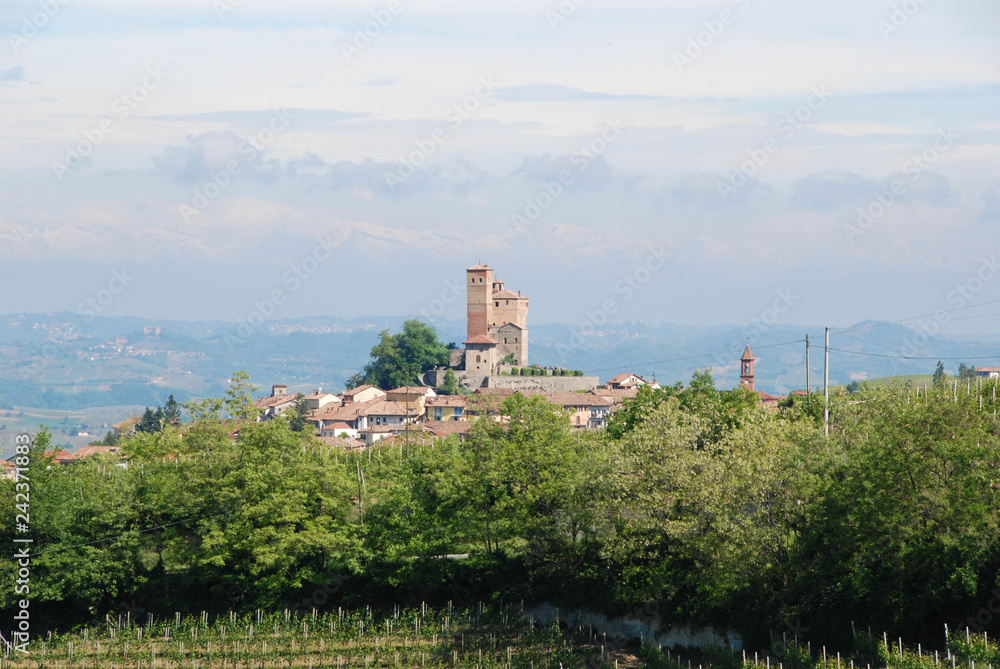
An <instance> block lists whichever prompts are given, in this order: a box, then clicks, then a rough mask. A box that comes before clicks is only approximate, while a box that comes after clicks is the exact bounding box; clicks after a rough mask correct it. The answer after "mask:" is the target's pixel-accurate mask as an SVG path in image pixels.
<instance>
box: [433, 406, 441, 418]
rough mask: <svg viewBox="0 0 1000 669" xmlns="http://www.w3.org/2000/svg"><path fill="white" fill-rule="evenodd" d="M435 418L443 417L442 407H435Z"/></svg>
mask: <svg viewBox="0 0 1000 669" xmlns="http://www.w3.org/2000/svg"><path fill="white" fill-rule="evenodd" d="M434 417H435V418H440V417H441V407H434Z"/></svg>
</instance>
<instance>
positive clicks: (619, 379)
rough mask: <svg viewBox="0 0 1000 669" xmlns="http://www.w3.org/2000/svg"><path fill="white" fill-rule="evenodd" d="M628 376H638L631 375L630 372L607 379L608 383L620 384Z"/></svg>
mask: <svg viewBox="0 0 1000 669" xmlns="http://www.w3.org/2000/svg"><path fill="white" fill-rule="evenodd" d="M630 376H638V375H637V374H633V373H632V372H622V373H621V374H618V375H617V376H615V378H613V379H608V383H621V382H622V381H624V380H625V379H627V378H628V377H630Z"/></svg>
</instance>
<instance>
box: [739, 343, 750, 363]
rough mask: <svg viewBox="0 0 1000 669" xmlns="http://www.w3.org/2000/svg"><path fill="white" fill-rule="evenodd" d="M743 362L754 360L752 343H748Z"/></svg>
mask: <svg viewBox="0 0 1000 669" xmlns="http://www.w3.org/2000/svg"><path fill="white" fill-rule="evenodd" d="M740 359H741V360H753V351H751V350H750V342H747V347H746V349H745V350H744V351H743V357H742V358H740Z"/></svg>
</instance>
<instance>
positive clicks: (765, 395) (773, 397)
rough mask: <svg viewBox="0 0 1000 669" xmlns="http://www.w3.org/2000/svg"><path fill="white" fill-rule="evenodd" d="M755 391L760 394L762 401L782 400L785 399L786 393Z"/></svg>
mask: <svg viewBox="0 0 1000 669" xmlns="http://www.w3.org/2000/svg"><path fill="white" fill-rule="evenodd" d="M754 392H755V393H757V395H759V396H760V401H761V402H780V401H781V400H783V399H785V396H784V395H772V394H771V393H765V392H764V391H763V390H755V391H754Z"/></svg>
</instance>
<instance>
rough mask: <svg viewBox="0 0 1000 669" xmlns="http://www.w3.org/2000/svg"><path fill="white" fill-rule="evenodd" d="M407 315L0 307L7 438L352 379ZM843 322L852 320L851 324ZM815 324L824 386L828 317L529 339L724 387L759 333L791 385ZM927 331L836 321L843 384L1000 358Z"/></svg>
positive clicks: (546, 357) (569, 362)
mask: <svg viewBox="0 0 1000 669" xmlns="http://www.w3.org/2000/svg"><path fill="white" fill-rule="evenodd" d="M404 320H406V317H402V316H387V317H368V318H352V319H347V318H337V317H312V318H297V319H288V320H278V321H273V322H267V323H265V324H264V325H263V326H261V327H259V328H256V329H255V330H254V331H253V332H252V334H251V336H248V337H241V336H240V335H239V332H238V330H239V324H235V323H228V322H222V321H190V322H187V321H163V320H155V319H143V318H104V317H98V318H84V317H81V316H79V315H77V314H74V313H71V312H64V313H54V314H8V315H5V316H0V444H2V445H3V448H6V441H7V440H6V438H5V437H4V436H3V435H4V433H5V432H6V433H7V434H11V432H10V431H11V430H14V429H16V428H18V427H20V426H37V425H38V424H39V423H40V422H44V423H45V424H46V425H53V426H54V427H56V428H65V429H66V431H68V432H72V429H73V428H74V427H77V426H79V425H88V426H91V427H92V429H94V430H95V434H96V433H97V432H100V431H101V430H103V429H104V428H105V426H107V425H110V424H113V423H114V422H117V421H118V420H121V419H123V418H126V417H128V416H129V415H131V414H134V413H135V412H137V411H142V409H143V408H144V407H146V406H158V405H162V404H163V403H164V402H165V401H166V400H167V398H168V397H169V396H170V395H174V397H175V398H176V400H177V401H179V402H183V401H186V400H190V399H194V398H199V397H206V396H219V395H221V394H222V393H223V392H224V388H225V387H226V384H227V383H228V379H229V378H230V377H231V375H232V373H233V372H234V371H235V370H245V371H247V372H249V374H250V375H251V378H252V380H253V382H254V383H255V384H256V385H257V386H258V387H259V388H260V389H261V390H262V392H264V390H266V389H267V388H270V386H271V385H272V384H274V383H286V384H288V389H289V392H292V393H296V392H302V393H310V392H312V391H314V390H316V389H320V388H322V389H324V390H328V391H332V392H339V391H341V390H343V389H344V387H345V381H346V380H347V379H348V377H350V376H351V375H352V374H355V373H356V372H357V371H358V370H359V369H360V368H361V367H362V366H363V365H364V364H365V363H366V362H367V360H368V355H369V351H370V350H371V348H372V346H373V344H374V343H375V342H376V341H377V339H378V334H379V332H380V331H383V330H389V331H397V330H398V329H399V328H400V327H401V325H402V323H403V321H404ZM427 322H428V323H429V324H430V325H432V326H433V327H434V328H435V329H436V331H437V333H438V338H439V339H440V340H441V341H442V342H446V343H447V342H455V343H456V346H460V345H461V342H463V341H464V340H465V339H466V335H467V331H466V325H467V324H466V322H465V321H459V320H434V319H430V320H428V321H427ZM843 330H850V332H848V333H844V334H839V333H840V332H842V331H843ZM806 333H809V334H810V336H811V339H812V349H811V350H812V356H811V385H812V387H813V388H816V387H819V386H820V385H821V384H822V375H823V328H822V327H818V326H809V327H804V326H793V325H779V324H775V325H773V326H770V327H769V328H768V329H767V331H766V332H754V333H748V332H747V329H746V328H745V327H743V326H739V325H730V326H712V327H698V326H691V325H678V324H671V323H636V322H629V323H618V324H609V325H604V326H601V327H594V328H593V329H586V330H582V331H581V330H580V329H579V328H577V327H574V326H572V325H567V324H562V323H545V324H533V325H532V328H531V336H530V340H531V341H530V351H531V362H532V364H538V365H542V366H552V367H562V368H568V369H574V370H582V371H583V372H584V373H585V374H586V375H588V376H595V377H598V378H599V379H600V380H601V381H602V382H603V381H606V380H608V379H610V378H612V377H613V376H615V375H616V374H618V373H620V372H623V371H629V372H634V373H636V374H641V375H642V376H643V377H645V378H648V379H656V380H658V381H659V382H660V383H663V384H674V383H676V382H677V381H682V382H687V381H688V380H689V379H690V378H691V375H692V373H693V372H694V371H695V370H704V369H707V368H711V372H712V376H713V378H714V379H715V382H716V386H717V387H718V388H720V389H725V388H731V387H735V386H736V385H737V384H738V382H739V371H740V370H739V359H740V355H741V353H742V352H743V349H744V346H745V345H746V344H747V341H748V339H749V343H750V344H751V346H752V347H753V351H754V354H755V356H756V359H757V360H756V378H757V381H756V383H757V389H758V390H762V391H765V392H769V393H774V394H785V393H788V392H790V391H793V390H798V389H803V388H805V386H806V375H805V343H804V342H805V336H806ZM748 334H749V335H750V336H749V337H748ZM915 334H916V333H915V331H914V330H912V329H910V328H907V327H903V326H900V325H891V324H886V323H878V322H869V323H862V324H857V325H853V326H850V327H842V328H834V329H832V335H831V349H833V350H832V352H831V357H830V383H831V384H833V385H846V384H848V383H851V382H853V381H864V380H870V379H876V378H882V377H887V376H897V375H907V374H930V373H932V372H933V371H934V369H935V365H936V361H937V360H938V359H942V360H944V362H945V368H946V369H947V370H948V371H949V372H950V373H957V370H958V367H959V365H960V364H961V363H962V362H967V363H969V365H970V366H971V365H974V366H981V365H996V364H997V363H998V362H1000V359H998V358H997V357H996V355H997V343H998V342H1000V336H991V337H984V336H979V337H976V338H973V337H969V338H957V337H943V336H938V337H929V338H928V339H927V341H926V342H924V343H922V345H921V346H919V348H918V350H917V352H916V353H910V354H908V355H909V356H911V357H918V358H922V359H904V358H903V356H904V355H907V353H906V350H907V348H908V347H912V346H913V343H914V341H916V342H917V343H920V342H921V340H922V338H919V337H915ZM775 344H778V345H777V346H776V345H775ZM990 356H994V357H990ZM26 409H29V410H28V411H26ZM31 409H37V410H38V411H31ZM3 426H6V427H7V429H6V430H4V429H2V428H3ZM68 438H69V444H68V445H72V446H81V445H84V444H85V443H87V442H88V441H89V439H88V437H87V436H86V435H83V436H80V437H79V438H76V437H73V435H69V437H68ZM77 442H79V443H77Z"/></svg>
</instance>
